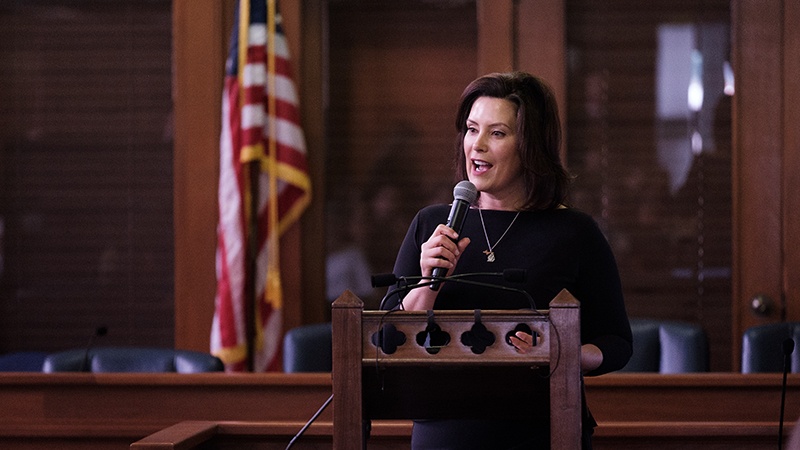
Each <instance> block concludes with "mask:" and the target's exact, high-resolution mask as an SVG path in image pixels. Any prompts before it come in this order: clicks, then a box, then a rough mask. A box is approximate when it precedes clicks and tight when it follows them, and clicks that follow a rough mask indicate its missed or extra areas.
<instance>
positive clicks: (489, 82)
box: [456, 72, 570, 210]
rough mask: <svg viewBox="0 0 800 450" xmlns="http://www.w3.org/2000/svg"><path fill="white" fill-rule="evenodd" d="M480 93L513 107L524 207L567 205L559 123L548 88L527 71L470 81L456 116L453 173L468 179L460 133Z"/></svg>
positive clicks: (543, 207)
mask: <svg viewBox="0 0 800 450" xmlns="http://www.w3.org/2000/svg"><path fill="white" fill-rule="evenodd" d="M479 97H494V98H502V99H505V100H508V101H510V102H512V103H514V104H515V105H516V106H517V130H516V131H517V136H519V143H518V148H517V152H518V154H519V157H520V160H521V161H522V171H523V176H524V178H525V190H526V192H525V194H526V196H525V199H526V201H525V204H524V205H523V207H522V209H524V210H543V209H554V208H558V207H560V206H562V205H566V204H567V200H568V192H569V182H570V178H569V174H568V173H567V171H566V170H565V169H564V166H563V165H562V163H561V157H560V154H559V150H560V147H561V122H560V120H559V117H558V106H557V104H556V99H555V96H554V95H553V91H552V89H550V86H548V85H547V83H545V82H544V81H543V80H542V79H540V78H538V77H536V76H533V75H531V74H528V73H525V72H509V73H492V74H488V75H485V76H482V77H480V78H478V79H477V80H475V81H473V82H472V83H470V84H469V86H467V87H466V89H464V92H463V93H462V94H461V101H460V103H459V107H458V112H457V115H456V130H457V131H458V141H457V143H456V173H457V177H458V178H459V179H466V178H467V161H466V156H465V155H464V135H465V134H466V131H467V118H468V117H469V113H470V111H471V110H472V104H473V103H475V100H477V99H478V98H479Z"/></svg>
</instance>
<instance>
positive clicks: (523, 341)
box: [509, 331, 542, 353]
mask: <svg viewBox="0 0 800 450" xmlns="http://www.w3.org/2000/svg"><path fill="white" fill-rule="evenodd" d="M535 339H536V342H533V340H534V337H533V336H532V335H530V334H528V333H526V332H524V331H517V332H516V334H514V335H513V336H510V337H509V341H511V345H513V346H514V347H516V349H517V353H529V352H531V351H532V350H533V347H535V346H536V345H539V343H541V341H542V338H541V337H540V336H539V335H538V334H537V335H536V338H535Z"/></svg>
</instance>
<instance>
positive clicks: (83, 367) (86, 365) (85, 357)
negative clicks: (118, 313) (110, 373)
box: [81, 326, 108, 372]
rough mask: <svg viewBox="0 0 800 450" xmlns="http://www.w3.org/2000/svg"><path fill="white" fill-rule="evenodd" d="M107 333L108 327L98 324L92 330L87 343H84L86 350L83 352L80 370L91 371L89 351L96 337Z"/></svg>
mask: <svg viewBox="0 0 800 450" xmlns="http://www.w3.org/2000/svg"><path fill="white" fill-rule="evenodd" d="M107 333H108V327H105V326H100V327H97V328H96V329H95V330H94V334H93V335H92V337H90V338H89V343H88V344H86V352H85V353H84V354H83V363H82V364H81V372H91V371H92V367H91V364H90V363H89V352H90V351H91V350H92V347H93V346H94V341H95V340H97V338H100V337H103V336H105V335H106V334H107Z"/></svg>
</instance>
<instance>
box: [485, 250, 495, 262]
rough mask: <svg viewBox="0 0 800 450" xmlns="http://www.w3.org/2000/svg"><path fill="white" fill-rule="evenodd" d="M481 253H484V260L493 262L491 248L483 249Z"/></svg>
mask: <svg viewBox="0 0 800 450" xmlns="http://www.w3.org/2000/svg"><path fill="white" fill-rule="evenodd" d="M483 253H484V254H485V255H486V262H494V252H493V251H491V250H484V251H483Z"/></svg>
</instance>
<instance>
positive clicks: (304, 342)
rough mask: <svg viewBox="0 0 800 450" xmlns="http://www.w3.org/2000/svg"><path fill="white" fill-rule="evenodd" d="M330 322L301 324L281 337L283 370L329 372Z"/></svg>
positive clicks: (331, 352)
mask: <svg viewBox="0 0 800 450" xmlns="http://www.w3.org/2000/svg"><path fill="white" fill-rule="evenodd" d="M332 349H333V338H332V332H331V323H330V322H326V323H315V324H311V325H301V326H299V327H295V328H292V329H291V330H289V331H288V332H286V336H285V337H284V338H283V371H284V372H287V373H296V372H330V371H331V370H332V368H333V350H332Z"/></svg>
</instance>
